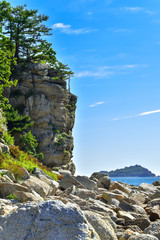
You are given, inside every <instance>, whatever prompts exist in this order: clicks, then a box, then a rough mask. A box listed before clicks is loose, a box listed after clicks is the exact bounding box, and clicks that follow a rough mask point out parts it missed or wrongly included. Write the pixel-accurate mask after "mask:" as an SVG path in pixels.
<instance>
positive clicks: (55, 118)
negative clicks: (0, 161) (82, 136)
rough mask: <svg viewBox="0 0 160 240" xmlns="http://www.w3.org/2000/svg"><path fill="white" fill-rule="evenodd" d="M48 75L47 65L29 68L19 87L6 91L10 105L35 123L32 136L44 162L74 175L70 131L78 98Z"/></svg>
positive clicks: (36, 64) (61, 82)
mask: <svg viewBox="0 0 160 240" xmlns="http://www.w3.org/2000/svg"><path fill="white" fill-rule="evenodd" d="M48 74H49V72H48V65H46V64H39V63H34V64H30V65H29V66H28V68H26V70H25V71H23V72H20V74H19V77H17V79H18V80H19V82H18V85H17V86H16V87H12V88H11V89H10V90H8V91H10V92H9V93H8V95H9V99H10V103H11V104H12V105H13V106H14V107H17V108H18V109H19V110H20V111H21V112H22V114H28V115H29V116H30V117H31V120H32V121H33V122H34V125H33V127H32V133H33V134H34V135H35V136H36V138H37V140H38V142H39V150H40V151H41V152H43V153H44V160H43V162H44V163H45V164H46V165H48V166H56V167H61V168H64V169H68V170H70V171H71V172H72V173H74V172H75V166H74V164H73V162H72V161H71V158H72V151H73V137H72V128H73V126H74V120H75V109H76V101H77V97H76V96H75V95H73V94H71V93H69V91H68V90H67V88H66V81H64V80H62V79H60V77H59V76H56V75H54V78H56V81H54V79H52V78H53V77H51V75H52V74H51V73H50V75H48ZM55 74H56V73H55ZM18 140H19V139H18V138H16V144H17V143H18Z"/></svg>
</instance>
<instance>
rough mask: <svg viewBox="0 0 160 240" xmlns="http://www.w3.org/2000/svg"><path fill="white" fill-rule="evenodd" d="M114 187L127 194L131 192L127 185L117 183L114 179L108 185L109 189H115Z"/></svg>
mask: <svg viewBox="0 0 160 240" xmlns="http://www.w3.org/2000/svg"><path fill="white" fill-rule="evenodd" d="M115 189H119V190H121V191H122V192H124V193H127V194H129V193H130V192H131V190H130V189H129V188H128V187H126V186H124V185H123V184H122V183H119V182H116V181H115V182H112V184H111V186H110V190H115Z"/></svg>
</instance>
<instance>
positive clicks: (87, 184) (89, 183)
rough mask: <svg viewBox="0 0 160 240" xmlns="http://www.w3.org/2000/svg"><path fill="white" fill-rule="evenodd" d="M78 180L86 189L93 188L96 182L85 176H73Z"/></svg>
mask: <svg viewBox="0 0 160 240" xmlns="http://www.w3.org/2000/svg"><path fill="white" fill-rule="evenodd" d="M75 178H76V180H77V181H78V182H80V183H81V184H82V185H83V186H85V187H86V188H87V189H90V190H94V189H95V186H96V183H95V182H94V181H92V180H91V179H89V178H88V177H86V176H77V177H75Z"/></svg>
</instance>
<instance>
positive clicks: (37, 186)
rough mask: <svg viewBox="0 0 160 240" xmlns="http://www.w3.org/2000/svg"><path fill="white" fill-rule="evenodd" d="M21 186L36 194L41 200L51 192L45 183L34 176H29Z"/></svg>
mask: <svg viewBox="0 0 160 240" xmlns="http://www.w3.org/2000/svg"><path fill="white" fill-rule="evenodd" d="M22 186H25V187H27V188H28V189H30V190H33V191H35V192H37V193H38V194H39V195H40V196H41V197H43V198H45V197H46V196H48V195H49V194H50V192H51V190H52V189H51V187H50V186H49V185H48V184H47V183H45V182H44V181H42V180H40V179H39V178H37V177H34V176H30V178H29V179H27V180H25V181H24V182H23V183H22Z"/></svg>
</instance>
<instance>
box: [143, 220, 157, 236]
mask: <svg viewBox="0 0 160 240" xmlns="http://www.w3.org/2000/svg"><path fill="white" fill-rule="evenodd" d="M144 232H145V233H147V234H151V235H153V236H155V237H157V238H158V239H160V220H157V221H156V222H153V223H151V225H150V226H149V227H147V228H146V229H145V230H144Z"/></svg>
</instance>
